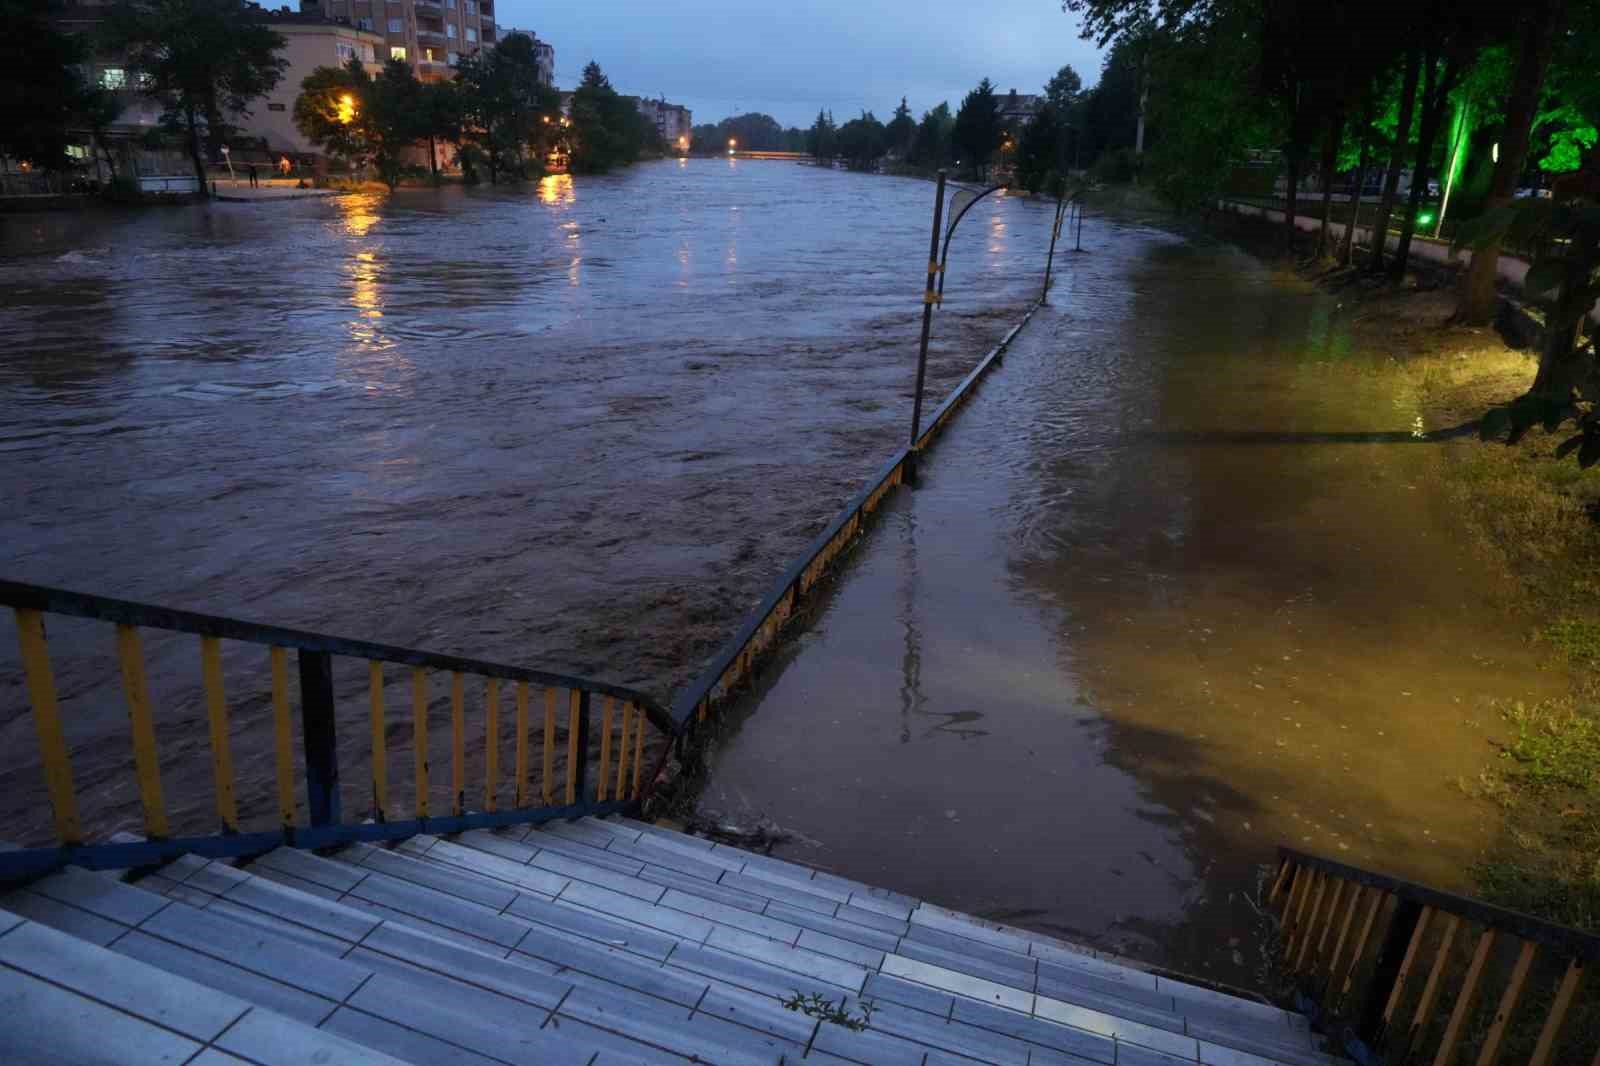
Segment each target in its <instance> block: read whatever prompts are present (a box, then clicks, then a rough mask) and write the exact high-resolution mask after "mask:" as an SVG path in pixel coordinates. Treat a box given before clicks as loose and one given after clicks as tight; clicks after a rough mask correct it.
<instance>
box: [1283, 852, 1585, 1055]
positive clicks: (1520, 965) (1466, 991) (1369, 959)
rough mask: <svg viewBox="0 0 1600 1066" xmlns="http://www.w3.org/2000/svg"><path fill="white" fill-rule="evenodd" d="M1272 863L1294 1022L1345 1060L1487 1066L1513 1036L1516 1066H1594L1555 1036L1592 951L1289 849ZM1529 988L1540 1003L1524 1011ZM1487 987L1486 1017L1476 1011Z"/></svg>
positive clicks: (1463, 903)
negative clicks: (1324, 1036) (1492, 1000)
mask: <svg viewBox="0 0 1600 1066" xmlns="http://www.w3.org/2000/svg"><path fill="white" fill-rule="evenodd" d="M1279 857H1280V862H1279V866H1278V873H1277V877H1276V879H1275V881H1274V883H1273V886H1272V891H1271V895H1270V896H1269V902H1270V903H1272V904H1273V905H1281V914H1282V929H1283V941H1282V946H1283V963H1284V968H1285V970H1286V971H1287V972H1288V973H1289V974H1290V975H1291V977H1292V978H1293V979H1294V981H1295V984H1296V987H1297V994H1298V997H1299V999H1300V1003H1299V1006H1300V1008H1301V1009H1302V1010H1304V1011H1305V1012H1306V1013H1307V1014H1310V1015H1312V1016H1313V1017H1314V1018H1315V1019H1316V1020H1317V1021H1318V1022H1319V1023H1320V1026H1321V1027H1322V1028H1323V1029H1324V1031H1326V1032H1329V1033H1332V1034H1335V1035H1337V1036H1339V1037H1341V1038H1342V1042H1343V1044H1344V1046H1345V1049H1346V1050H1347V1051H1349V1052H1350V1053H1351V1055H1352V1056H1353V1057H1354V1058H1356V1059H1357V1060H1359V1061H1362V1062H1367V1063H1380V1062H1391V1063H1407V1062H1429V1061H1431V1062H1432V1063H1434V1066H1450V1064H1451V1063H1454V1062H1456V1061H1457V1059H1458V1058H1462V1059H1463V1060H1465V1059H1464V1056H1463V1055H1462V1053H1463V1052H1464V1051H1469V1050H1475V1052H1476V1053H1475V1056H1474V1057H1473V1058H1472V1059H1471V1060H1470V1061H1472V1062H1474V1063H1475V1064H1476V1066H1493V1064H1494V1063H1495V1062H1496V1061H1497V1060H1498V1059H1499V1058H1500V1056H1501V1052H1502V1049H1503V1048H1504V1047H1505V1046H1506V1044H1507V1042H1508V1041H1507V1037H1508V1034H1511V1033H1513V1032H1515V1033H1517V1034H1518V1036H1519V1037H1521V1038H1523V1039H1522V1040H1521V1042H1522V1043H1524V1044H1525V1043H1527V1041H1529V1040H1531V1041H1532V1050H1531V1051H1530V1052H1529V1053H1528V1056H1527V1058H1526V1059H1525V1060H1524V1061H1526V1062H1527V1064H1528V1066H1546V1064H1547V1063H1551V1062H1558V1063H1580V1064H1581V1063H1588V1062H1590V1061H1591V1060H1590V1058H1589V1056H1590V1055H1593V1056H1594V1058H1593V1062H1594V1063H1596V1064H1600V1052H1596V1051H1595V1049H1594V1048H1591V1047H1581V1046H1579V1045H1580V1044H1582V1042H1583V1041H1582V1037H1581V1036H1580V1035H1579V1034H1577V1033H1564V1032H1563V1026H1564V1024H1565V1023H1566V1022H1567V1021H1568V1013H1569V1011H1570V1010H1571V1008H1572V1005H1573V1001H1574V999H1575V998H1576V997H1577V995H1578V991H1579V986H1580V984H1581V983H1582V979H1583V972H1584V969H1585V968H1586V967H1587V966H1588V965H1589V964H1590V963H1592V962H1593V961H1594V960H1595V959H1596V958H1600V937H1596V936H1593V935H1591V934H1589V933H1584V932H1582V931H1580V930H1577V929H1571V928H1568V927H1566V926H1561V925H1556V924H1555V923H1553V922H1546V921H1542V920H1540V919H1538V918H1533V917H1529V916H1528V915H1525V914H1519V913H1517V912H1516V911H1510V910H1506V909H1505V908H1502V907H1496V906H1493V905H1491V904H1488V903H1483V902H1481V901H1479V900H1473V899H1467V898H1465V897H1462V896H1456V895H1452V894H1451V893H1448V892H1441V891H1438V890H1436V889H1431V888H1428V887H1426V886H1423V885H1418V884H1414V883H1412V882H1410V881H1402V880H1399V879H1398V878H1393V877H1386V876H1384V875H1382V874H1376V873H1372V872H1371V871H1368V870H1362V869H1359V868H1357V867H1354V866H1347V865H1345V864H1343V863H1339V862H1334V861H1332V860H1330V859H1323V858H1319V857H1317V856H1314V855H1308V854H1305V853H1304V852H1299V851H1295V850H1293V849H1290V848H1280V849H1279ZM1474 933H1476V937H1475V938H1474V936H1473V934H1474ZM1468 943H1470V944H1471V945H1472V946H1471V948H1470V951H1469V950H1468V949H1467V947H1466V945H1467V944H1468ZM1347 948H1348V951H1347ZM1541 952H1542V953H1543V958H1542V959H1540V958H1539V956H1540V954H1541ZM1536 960H1538V961H1539V962H1540V963H1541V965H1540V966H1538V967H1536V966H1535V962H1536ZM1535 969H1538V970H1539V971H1540V974H1541V975H1542V977H1534V976H1531V975H1532V974H1533V972H1534V971H1535ZM1558 974H1559V976H1557V975H1558ZM1491 975H1493V976H1492V977H1491ZM1419 980H1420V983H1419ZM1530 983H1531V984H1533V985H1540V986H1548V987H1543V988H1542V993H1548V999H1547V998H1546V996H1545V994H1542V993H1541V994H1540V995H1538V997H1537V1002H1534V998H1535V997H1533V996H1532V995H1530V993H1529V991H1528V990H1529V986H1530ZM1495 984H1498V985H1499V987H1500V996H1499V999H1498V1001H1497V1003H1496V1004H1495V1006H1494V1008H1493V1013H1492V1014H1489V1013H1488V1011H1489V1002H1488V1001H1487V1000H1480V998H1479V997H1480V993H1481V992H1485V991H1487V989H1488V988H1489V987H1491V986H1492V985H1495ZM1524 1000H1527V1001H1529V1002H1530V1005H1531V1009H1529V1010H1524V1011H1522V1012H1521V1013H1520V1014H1519V1012H1518V1006H1519V1003H1522V1002H1523V1001H1524ZM1546 1004H1548V1005H1546ZM1540 1011H1542V1012H1543V1014H1542V1018H1541V1016H1540V1013H1539V1012H1540ZM1568 1028H1572V1027H1571V1026H1568ZM1535 1032H1537V1036H1534V1033H1535ZM1468 1043H1470V1044H1472V1045H1474V1047H1473V1048H1468V1047H1467V1046H1466V1045H1467V1044H1468ZM1430 1049H1431V1051H1432V1054H1431V1057H1430V1055H1429V1051H1430Z"/></svg>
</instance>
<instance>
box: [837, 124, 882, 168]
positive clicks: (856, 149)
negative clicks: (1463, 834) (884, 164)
mask: <svg viewBox="0 0 1600 1066" xmlns="http://www.w3.org/2000/svg"><path fill="white" fill-rule="evenodd" d="M838 146H839V155H840V157H841V158H843V159H844V161H845V165H846V166H848V167H850V169H852V170H872V169H873V168H874V167H876V166H877V164H878V160H879V159H882V158H883V153H884V152H885V151H886V150H887V146H888V130H887V128H886V127H885V126H884V124H883V123H881V122H879V121H878V120H877V118H876V117H875V116H874V115H873V114H872V112H871V111H863V112H862V113H861V117H860V118H853V119H851V120H850V121H849V122H846V123H845V124H844V125H843V126H840V127H839V133H838Z"/></svg>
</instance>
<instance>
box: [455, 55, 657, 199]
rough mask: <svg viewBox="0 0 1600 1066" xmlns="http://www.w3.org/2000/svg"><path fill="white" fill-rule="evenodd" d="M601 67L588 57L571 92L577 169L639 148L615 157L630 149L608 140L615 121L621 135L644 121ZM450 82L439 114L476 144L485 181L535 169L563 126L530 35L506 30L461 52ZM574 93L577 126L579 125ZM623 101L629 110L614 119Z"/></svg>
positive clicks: (601, 166)
mask: <svg viewBox="0 0 1600 1066" xmlns="http://www.w3.org/2000/svg"><path fill="white" fill-rule="evenodd" d="M590 68H592V69H593V71H594V72H595V74H596V75H597V77H598V82H597V83H596V84H595V85H590V83H589V80H588V78H589V71H590ZM599 71H600V68H599V66H598V65H596V64H594V63H590V64H589V67H587V68H585V70H584V75H585V84H584V87H582V88H580V89H579V90H578V93H576V94H574V97H573V117H572V140H573V144H572V145H571V147H570V150H571V152H572V155H573V159H574V166H575V167H576V168H578V169H588V170H605V169H607V168H608V167H610V166H612V165H614V164H615V163H616V162H630V163H631V162H632V161H633V159H634V158H635V157H636V156H637V155H638V148H637V147H635V148H634V149H633V151H632V153H631V154H628V155H627V156H626V159H624V160H619V159H616V158H614V157H613V154H612V153H613V152H615V151H621V152H627V149H628V144H627V143H626V142H622V143H616V144H614V137H613V128H615V127H619V126H620V127H621V129H620V131H619V133H618V134H617V135H618V136H621V135H626V134H628V133H630V132H631V131H634V127H635V125H637V126H644V125H646V123H645V120H644V118H643V116H641V115H640V114H639V113H638V109H637V108H635V107H634V106H633V104H632V103H629V102H628V101H625V100H623V99H622V97H620V96H618V95H617V94H616V92H615V91H614V90H612V88H611V85H610V83H609V82H607V81H606V80H605V75H603V74H600V73H599ZM456 86H457V93H458V96H457V99H456V101H455V104H454V113H453V116H452V113H451V110H450V109H449V108H448V107H447V106H445V105H443V104H441V105H440V109H439V114H440V116H441V117H442V118H445V119H450V118H452V117H453V118H454V119H455V120H457V121H459V124H460V130H461V140H462V142H463V144H464V145H465V144H470V145H472V146H473V147H475V148H476V149H477V150H478V154H477V155H476V156H475V157H474V160H475V161H476V160H477V159H480V158H481V159H482V161H483V163H484V166H485V168H486V169H487V170H488V172H489V181H490V182H491V183H495V182H498V181H499V180H500V178H501V177H502V176H510V177H528V176H531V175H533V174H536V173H538V172H539V170H540V169H541V161H542V160H543V159H544V157H545V156H546V155H547V154H548V153H549V151H550V149H551V148H552V147H554V146H555V145H556V144H557V143H559V139H560V134H561V131H562V129H563V127H562V125H561V99H560V97H559V96H558V95H557V93H556V91H555V90H554V89H552V88H550V87H549V86H548V85H545V84H544V83H543V82H541V81H540V80H539V64H538V61H537V56H536V53H535V51H534V43H533V39H532V38H531V37H529V36H527V35H526V34H522V33H511V34H507V35H506V36H505V37H504V38H502V39H501V40H500V42H499V43H498V44H496V45H495V46H494V47H493V48H486V49H482V50H480V51H478V52H477V53H475V54H473V55H470V56H462V57H461V59H459V60H458V61H457V62H456ZM580 96H581V97H582V100H583V109H582V119H583V122H584V123H585V126H584V128H583V129H582V130H579V129H578V125H579V106H578V103H579V97H580ZM624 107H625V108H626V109H627V112H628V115H627V116H621V119H620V120H619V113H620V111H621V109H622V108H624ZM630 122H631V123H633V125H630V124H629V123H630ZM580 152H581V153H582V159H581V162H580V160H579V155H580Z"/></svg>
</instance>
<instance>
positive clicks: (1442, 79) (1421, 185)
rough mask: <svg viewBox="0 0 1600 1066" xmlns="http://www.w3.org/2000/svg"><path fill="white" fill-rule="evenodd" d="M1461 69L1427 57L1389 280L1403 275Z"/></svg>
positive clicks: (1448, 61) (1452, 60)
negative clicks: (1407, 188)
mask: <svg viewBox="0 0 1600 1066" xmlns="http://www.w3.org/2000/svg"><path fill="white" fill-rule="evenodd" d="M1460 70H1461V65H1460V63H1459V62H1457V60H1456V59H1455V57H1454V56H1452V57H1450V58H1448V59H1446V60H1445V64H1444V70H1443V71H1440V70H1438V69H1437V64H1436V63H1435V62H1434V58H1433V56H1431V55H1430V56H1428V58H1427V63H1426V66H1425V69H1424V76H1423V79H1422V126H1421V127H1420V128H1419V129H1418V130H1417V165H1416V167H1415V168H1413V169H1412V171H1411V195H1410V196H1408V197H1407V198H1406V199H1407V206H1406V213H1405V216H1404V217H1403V218H1401V220H1400V241H1399V243H1398V244H1397V245H1396V246H1395V252H1394V261H1393V262H1392V263H1390V264H1389V277H1390V278H1391V279H1392V280H1394V281H1399V280H1401V279H1402V278H1404V277H1405V275H1406V262H1407V260H1409V259H1410V258H1411V238H1412V237H1414V236H1416V232H1417V211H1418V210H1419V209H1420V208H1421V205H1422V198H1423V197H1424V196H1426V195H1427V193H1428V172H1429V170H1430V169H1431V168H1432V165H1433V142H1434V141H1436V140H1438V139H1439V127H1440V126H1442V125H1444V113H1445V110H1446V109H1447V107H1448V106H1449V103H1450V91H1451V90H1452V89H1454V88H1455V84H1456V77H1457V74H1458V73H1459V72H1460Z"/></svg>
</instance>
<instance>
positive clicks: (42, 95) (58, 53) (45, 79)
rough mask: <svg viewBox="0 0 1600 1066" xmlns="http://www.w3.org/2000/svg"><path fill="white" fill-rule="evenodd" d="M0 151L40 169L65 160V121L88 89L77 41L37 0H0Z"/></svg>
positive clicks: (80, 44)
mask: <svg viewBox="0 0 1600 1066" xmlns="http://www.w3.org/2000/svg"><path fill="white" fill-rule="evenodd" d="M0 25H3V26H4V27H5V34H4V35H3V37H0V156H4V157H6V158H7V159H12V160H25V161H27V162H28V163H30V164H31V165H33V166H36V167H38V168H39V169H41V170H61V169H63V168H65V167H66V166H67V126H68V124H69V123H70V122H71V121H72V118H73V116H74V115H75V114H77V113H78V112H79V111H80V110H81V109H82V108H83V107H84V106H85V104H86V103H87V96H88V94H89V93H90V91H91V90H90V89H89V87H88V86H87V85H86V84H84V81H83V79H82V77H81V76H80V75H79V73H78V71H79V67H78V64H80V63H82V62H83V61H84V59H85V58H86V55H85V49H84V47H83V41H82V40H81V39H80V38H76V37H71V36H68V35H66V34H64V33H61V32H59V31H58V30H57V29H56V28H55V27H54V26H52V25H51V24H50V21H49V20H48V19H47V18H46V17H45V8H44V6H43V5H42V4H37V3H33V2H30V0H0Z"/></svg>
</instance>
